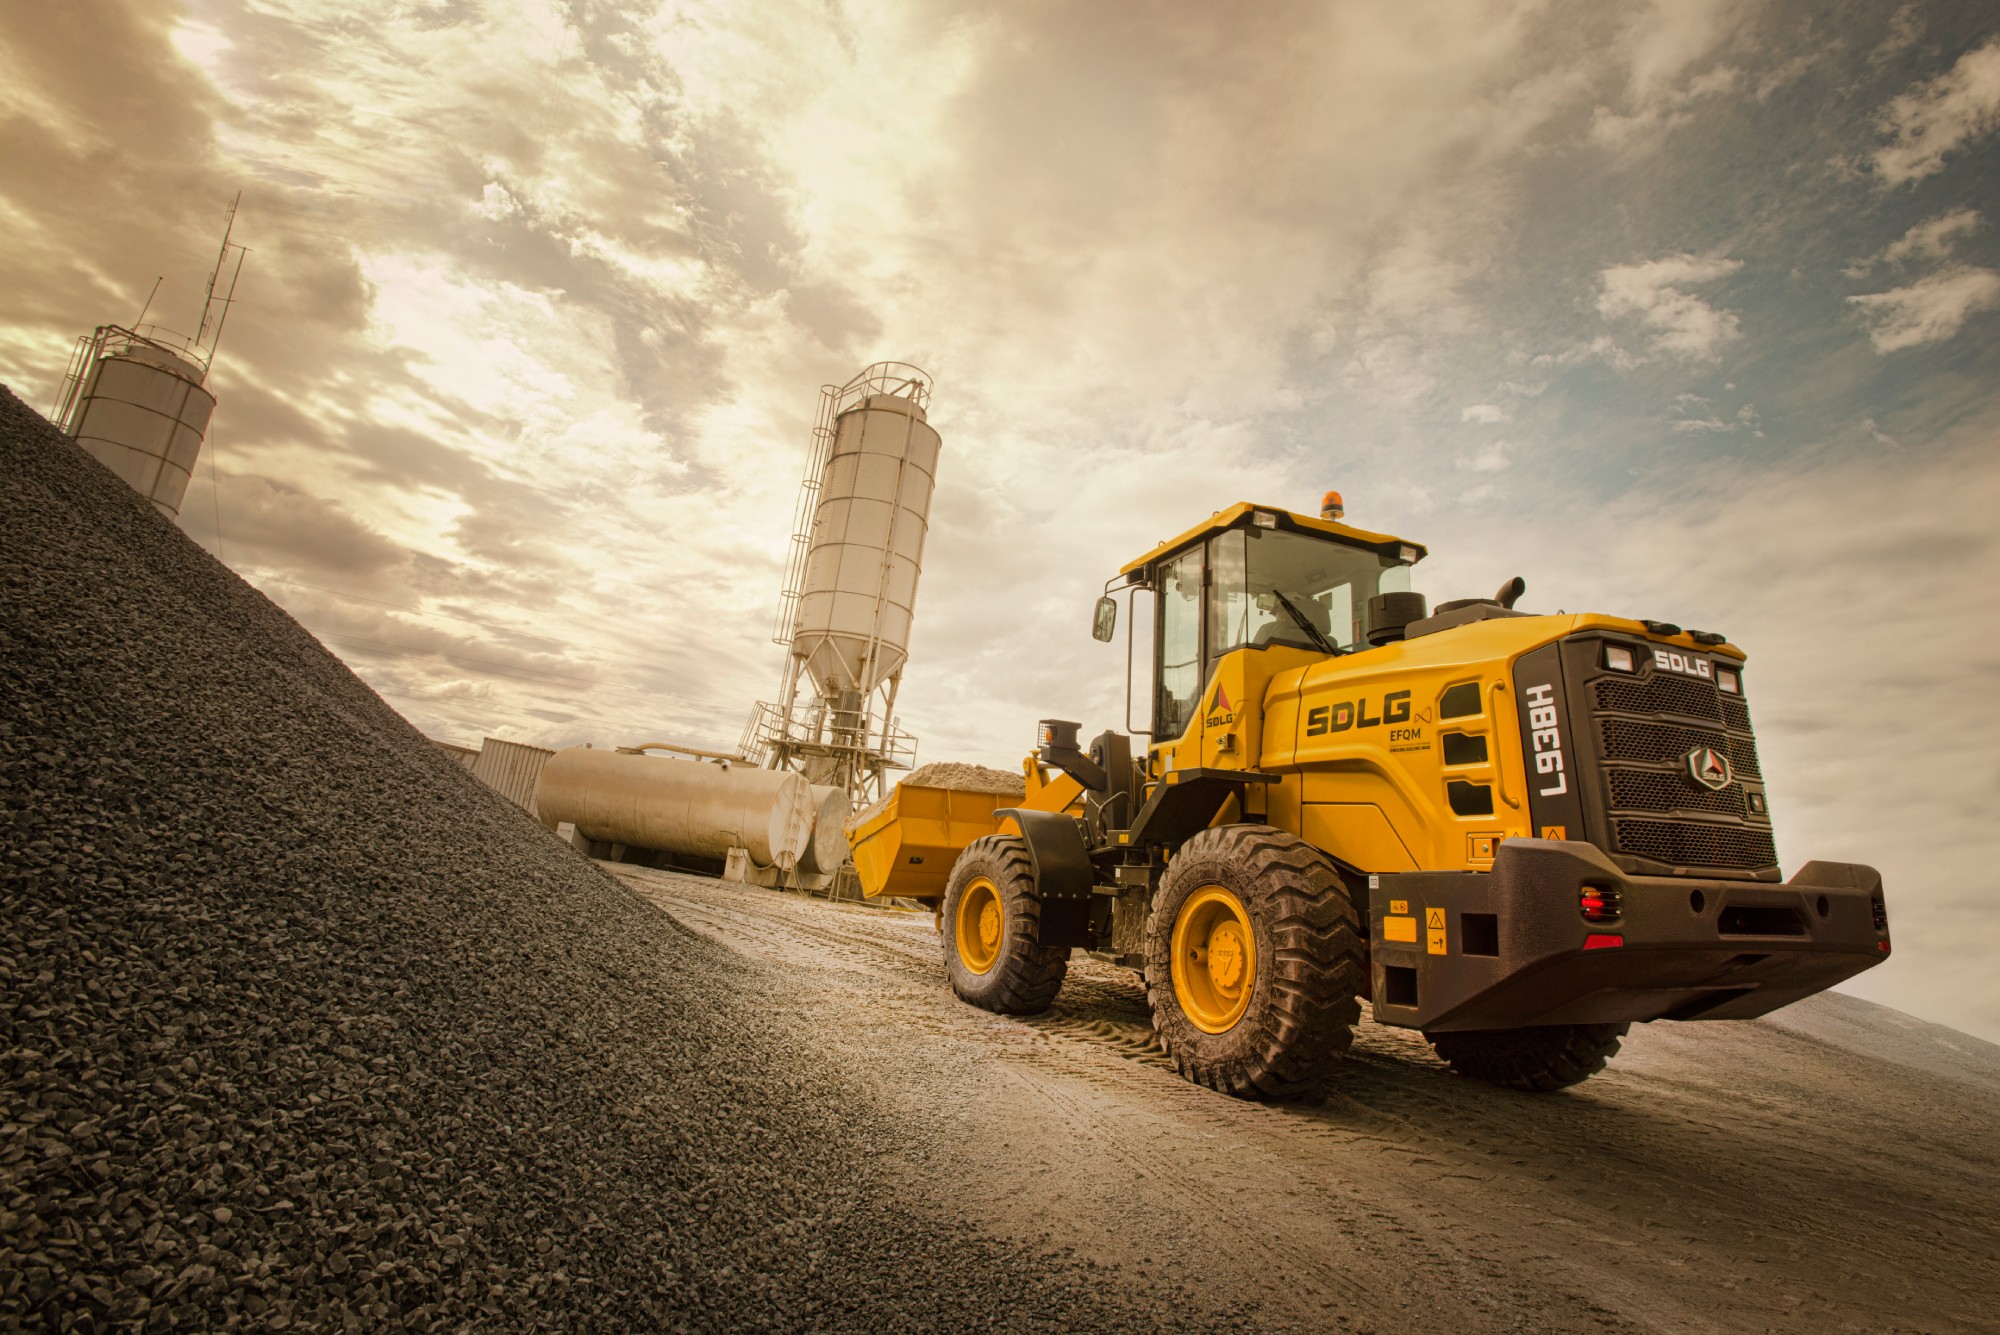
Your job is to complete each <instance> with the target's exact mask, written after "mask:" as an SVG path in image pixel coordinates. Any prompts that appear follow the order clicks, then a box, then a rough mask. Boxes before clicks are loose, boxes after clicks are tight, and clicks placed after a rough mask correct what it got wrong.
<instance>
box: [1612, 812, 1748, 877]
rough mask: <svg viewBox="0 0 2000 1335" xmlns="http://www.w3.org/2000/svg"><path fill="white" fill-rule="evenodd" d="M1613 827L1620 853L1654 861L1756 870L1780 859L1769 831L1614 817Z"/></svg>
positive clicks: (1687, 865) (1684, 865)
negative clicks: (1617, 818) (1615, 818)
mask: <svg viewBox="0 0 2000 1335" xmlns="http://www.w3.org/2000/svg"><path fill="white" fill-rule="evenodd" d="M1611 826H1612V830H1613V838H1614V841H1615V842H1616V843H1617V845H1618V851H1619V852H1621V853H1632V854H1635V855H1637V856H1639V857H1642V858H1651V859H1653V860H1654V861H1655V862H1670V863H1673V864H1675V865H1676V866H1681V867H1720V868H1724V869H1727V870H1731V871H1755V870H1758V869H1760V868H1764V867H1770V866H1774V865H1776V863H1777V861H1778V846H1777V845H1776V844H1775V843H1774V842H1772V839H1771V832H1770V831H1769V830H1755V829H1744V828H1742V827H1739V826H1733V825H1708V824H1704V823H1697V822H1694V821H1663V820H1614V821H1612V822H1611Z"/></svg>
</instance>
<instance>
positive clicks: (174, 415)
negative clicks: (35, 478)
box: [49, 196, 245, 519]
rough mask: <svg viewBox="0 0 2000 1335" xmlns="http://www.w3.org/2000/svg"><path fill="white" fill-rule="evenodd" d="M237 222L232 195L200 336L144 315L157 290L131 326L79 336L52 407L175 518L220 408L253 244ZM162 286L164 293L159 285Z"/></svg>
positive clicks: (98, 455) (90, 448)
mask: <svg viewBox="0 0 2000 1335" xmlns="http://www.w3.org/2000/svg"><path fill="white" fill-rule="evenodd" d="M238 202H241V196H238ZM235 225H236V204H235V203H232V204H231V205H230V206H229V214H228V217H227V219H226V221H225V222H224V224H223V229H222V249H221V250H220V251H219V252H218V253H217V255H216V257H215V268H214V269H213V270H212V271H211V272H210V273H209V276H208V290H207V294H206V296H205V297H204V298H203V300H202V306H201V321H200V323H199V324H198V325H197V326H196V327H195V332H194V334H193V335H192V336H189V335H186V334H177V333H175V332H173V331H172V330H169V329H163V328H161V327H160V326H158V325H149V324H145V323H143V321H144V320H145V318H146V311H148V310H151V309H152V305H153V301H152V297H148V298H147V299H146V305H145V308H144V309H142V310H141V311H140V312H139V318H138V319H137V320H135V321H133V322H132V324H131V326H129V327H127V326H125V325H115V324H107V325H99V326H98V327H97V328H96V330H94V331H93V332H91V333H89V334H86V335H84V336H83V337H82V338H79V339H78V340H77V341H76V350H75V351H74V352H73V353H72V354H71V356H70V363H69V370H68V372H67V374H65V375H64V376H63V383H62V390H61V392H60V393H59V395H58V396H57V400H56V405H55V407H54V409H53V410H51V411H50V413H49V419H50V420H51V421H53V422H54V423H55V424H56V425H57V426H58V427H60V428H61V429H62V430H63V431H65V432H67V433H68V434H69V435H70V436H71V437H72V438H73V439H75V441H76V443H77V444H78V445H79V446H81V447H82V448H83V449H84V451H85V452H86V453H88V454H89V455H91V457H93V458H95V459H96V460H97V461H98V462H99V463H102V464H103V465H104V466H105V467H106V468H109V469H110V470H111V471H112V472H114V473H116V474H117V475H118V476H119V477H121V478H124V479H125V481H126V482H127V483H129V484H130V485H131V487H132V489H133V490H134V491H136V492H138V493H139V494H140V495H141V496H144V497H145V498H146V499H147V500H149V501H151V502H152V503H153V504H154V505H155V506H156V507H158V509H159V510H160V511H161V513H163V514H165V515H166V516H168V517H169V518H174V519H177V518H179V517H180V512H181V502H182V501H183V500H184V499H185V498H186V496H187V489H188V483H189V481H190V480H191V479H192V478H193V476H194V466H195V460H196V459H197V458H198V457H199V456H200V454H201V446H202V441H203V439H204V438H205V437H206V436H207V435H208V426H209V420H210V418H211V417H213V415H214V413H215V395H213V394H211V393H209V391H208V390H207V389H206V388H205V387H204V386H205V384H206V382H207V380H208V373H209V370H210V368H211V367H212V366H213V365H214V363H215V350H216V346H217V345H218V344H219V343H220V342H221V339H222V326H223V324H224V323H225V322H226V321H227V320H228V318H229V308H230V306H231V305H233V304H234V303H235V300H236V280H237V278H238V277H239V276H240V275H241V274H242V271H243V256H244V254H245V251H244V248H243V247H242V246H239V245H237V244H235V243H234V242H232V241H231V240H230V239H229V237H230V234H231V232H232V231H233V230H234V228H235ZM232 250H233V251H235V252H236V266H235V269H234V271H233V272H232V273H231V274H230V278H229V283H228V286H227V289H226V290H221V291H218V288H219V287H220V286H221V281H222V274H223V270H224V269H225V268H226V267H227V266H228V263H229V253H230V252H231V251H232ZM153 291H154V294H155V295H157V294H158V292H159V283H155V284H154V285H153Z"/></svg>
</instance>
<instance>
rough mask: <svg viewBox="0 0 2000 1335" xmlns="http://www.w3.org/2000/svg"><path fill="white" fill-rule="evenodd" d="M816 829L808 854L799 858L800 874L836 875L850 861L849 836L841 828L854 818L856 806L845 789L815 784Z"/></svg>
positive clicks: (813, 797) (808, 846)
mask: <svg viewBox="0 0 2000 1335" xmlns="http://www.w3.org/2000/svg"><path fill="white" fill-rule="evenodd" d="M810 786H811V788H812V801H813V829H812V838H811V839H808V840H807V841H806V849H805V852H804V854H802V855H801V856H800V858H799V870H800V871H803V872H814V873H820V874H825V875H832V874H833V873H834V872H837V871H839V870H840V864H841V863H843V862H845V861H847V836H846V835H845V834H843V833H842V832H841V827H842V826H844V825H846V824H847V818H848V817H849V816H851V815H853V814H854V803H852V802H850V801H849V800H848V798H847V790H846V789H844V788H828V787H825V786H824V785H821V784H817V783H815V784H812V785H810Z"/></svg>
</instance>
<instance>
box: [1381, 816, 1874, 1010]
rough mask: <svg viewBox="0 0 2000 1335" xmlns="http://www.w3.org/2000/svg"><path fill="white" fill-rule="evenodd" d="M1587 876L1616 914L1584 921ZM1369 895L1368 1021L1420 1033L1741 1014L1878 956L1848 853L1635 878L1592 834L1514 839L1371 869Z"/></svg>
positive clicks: (1867, 887) (1829, 981)
mask: <svg viewBox="0 0 2000 1335" xmlns="http://www.w3.org/2000/svg"><path fill="white" fill-rule="evenodd" d="M1586 886H1590V887H1595V888H1597V889H1598V890H1599V891H1600V892H1608V893H1605V897H1606V898H1615V899H1616V901H1617V904H1618V910H1619V912H1618V916H1617V917H1616V918H1614V919H1611V920H1608V921H1604V922H1596V923H1593V922H1587V921H1585V919H1584V918H1583V915H1582V913H1581V911H1580V909H1579V899H1580V896H1581V895H1582V894H1583V891H1584V888H1585V887H1586ZM1370 900H1371V910H1372V912H1371V915H1370V917H1371V919H1372V921H1371V924H1370V928H1369V933H1370V946H1371V953H1372V959H1371V969H1370V973H1371V978H1370V981H1371V982H1372V983H1373V997H1374V1005H1375V1018H1376V1019H1377V1020H1378V1021H1380V1022H1381V1023H1383V1024H1393V1025H1402V1026H1405V1027H1408V1028H1413V1029H1423V1030H1427V1031H1432V1032H1436V1031H1441V1030H1467V1029H1518V1028H1526V1027H1530V1026H1535V1025H1551V1024H1616V1023H1621V1022H1627V1021H1640V1020H1660V1019H1668V1020H1697V1019H1699V1020H1744V1019H1750V1018H1752V1017H1754V1016H1758V1015H1763V1014H1766V1013H1767V1012H1770V1011H1774V1010H1776V1009H1778V1008H1779V1007H1780V1006H1785V1005H1789V1004H1790V1003H1792V1002H1794V1001H1797V1000H1799V999H1800V998H1801V997H1808V996H1811V995H1812V994H1813V993H1815V992H1821V991H1824V990H1825V989H1827V988H1829V987H1831V986H1833V985H1834V984H1835V983H1838V982H1840V981H1841V980H1842V979H1845V978H1851V977H1853V976H1854V975H1855V974H1857V973H1860V972H1861V971H1862V970H1863V969H1866V968H1869V967H1870V966H1872V965H1875V964H1879V963H1881V962H1882V961H1883V960H1885V959H1887V958H1888V957H1889V932H1888V927H1887V922H1888V920H1887V917H1886V914H1885V911H1884V910H1883V909H1882V878H1881V877H1880V875H1878V874H1877V873H1876V872H1875V871H1874V869H1873V868H1870V867H1863V866H1860V865H1857V864H1854V863H1846V862H1811V863H1807V864H1806V865H1805V866H1804V867H1803V868H1801V869H1800V870H1799V872H1798V874H1797V875H1795V876H1793V877H1792V879H1791V880H1789V881H1787V882H1785V883H1783V884H1776V883H1773V882H1768V881H1765V882H1757V881H1724V880H1698V879H1695V878H1693V877H1679V876H1674V877H1635V876H1628V875H1626V874H1625V873H1624V872H1622V871H1620V870H1619V869H1618V868H1617V866H1615V865H1614V864H1613V863H1612V862H1611V860H1610V859H1609V858H1607V857H1605V855H1604V854H1603V853H1602V852H1601V851H1600V850H1598V849H1597V848H1596V847H1594V846H1593V845H1590V844H1580V843H1563V842H1559V841H1555V840H1547V839H1514V840H1509V841H1508V842H1506V843H1505V844H1503V845H1501V847H1500V849H1499V852H1498V855H1497V856H1496V857H1495V859H1494V862H1493V870H1492V871H1491V872H1411V873H1407V874H1400V875H1385V876H1382V877H1379V878H1377V881H1376V886H1375V888H1374V889H1373V890H1372V891H1371V895H1370ZM1398 910H1405V912H1398ZM1399 919H1400V921H1399ZM1412 919H1414V922H1412V921H1411V920H1412ZM1878 924H1879V926H1878ZM1412 935H1413V936H1414V938H1415V939H1414V940H1399V939H1396V938H1399V937H1407V936H1412Z"/></svg>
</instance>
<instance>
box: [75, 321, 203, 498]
mask: <svg viewBox="0 0 2000 1335" xmlns="http://www.w3.org/2000/svg"><path fill="white" fill-rule="evenodd" d="M85 342H86V351H85V353H84V356H83V358H82V360H83V361H84V362H85V365H84V366H83V367H81V368H80V371H79V374H80V380H79V383H78V384H77V386H76V391H75V394H74V396H73V399H72V401H71V403H70V404H69V405H67V407H68V411H67V412H66V413H60V414H59V417H58V421H57V425H58V426H60V427H62V428H63V429H64V430H65V431H67V432H68V433H69V434H70V435H71V436H72V437H74V438H75V440H76V443H77V444H78V445H81V446H82V447H83V449H84V451H85V452H86V453H88V454H89V455H90V456H91V457H92V458H94V459H96V460H97V461H98V462H99V463H101V464H103V465H104V466H105V467H106V468H109V469H110V470H111V471H112V472H114V473H116V474H118V476H119V477H121V478H124V479H125V481H126V482H128V483H129V484H131V487H132V489H133V490H134V491H136V492H138V493H139V494H140V495H141V496H144V497H145V498H146V499H147V500H149V501H151V502H152V503H153V504H154V505H155V506H157V507H159V509H160V511H161V512H162V513H164V514H165V515H166V516H167V517H168V518H170V519H171V518H177V517H179V515H180V512H181V500H182V498H183V497H185V496H186V495H187V489H188V481H189V479H190V478H192V477H193V475H194V462H195V459H196V457H197V456H199V455H200V453H201V442H202V438H203V437H204V436H206V435H207V434H208V420H209V417H210V416H211V415H212V414H213V413H214V412H215V396H214V395H213V394H211V393H209V392H208V391H207V390H206V389H204V388H202V383H201V382H202V380H203V379H204V378H205V376H206V375H207V368H206V367H205V366H201V365H197V364H196V363H195V362H194V361H192V360H190V359H189V357H188V355H187V353H186V351H185V350H180V351H176V350H175V349H173V348H170V347H168V346H166V345H165V344H164V343H162V342H158V341H155V340H154V339H152V338H147V337H145V336H143V335H140V334H137V333H135V332H133V331H132V330H129V329H124V328H120V327H118V326H116V325H105V326H102V327H101V328H99V329H98V330H97V331H96V334H95V335H94V336H93V337H91V338H90V339H88V340H86V341H85Z"/></svg>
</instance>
